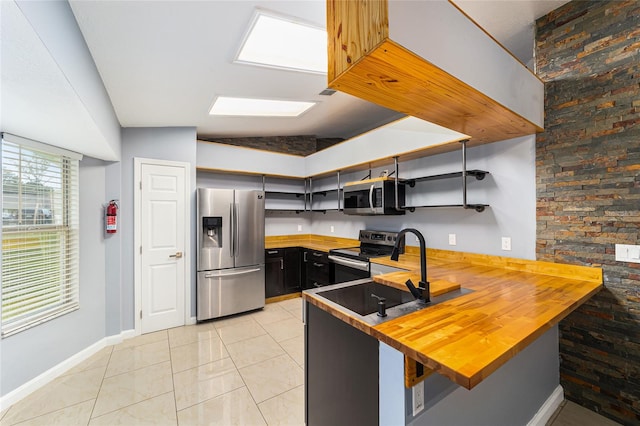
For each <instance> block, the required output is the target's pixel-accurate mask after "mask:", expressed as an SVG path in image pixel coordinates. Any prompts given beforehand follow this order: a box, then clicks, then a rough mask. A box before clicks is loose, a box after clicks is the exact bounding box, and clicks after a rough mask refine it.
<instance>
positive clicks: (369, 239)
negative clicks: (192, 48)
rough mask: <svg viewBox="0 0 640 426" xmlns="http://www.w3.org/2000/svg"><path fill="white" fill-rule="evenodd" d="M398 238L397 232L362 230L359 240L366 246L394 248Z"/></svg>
mask: <svg viewBox="0 0 640 426" xmlns="http://www.w3.org/2000/svg"><path fill="white" fill-rule="evenodd" d="M397 238H398V233H397V232H388V231H368V230H361V231H360V236H359V238H358V239H359V240H360V242H361V243H365V244H378V245H385V246H393V245H394V244H395V243H396V239H397Z"/></svg>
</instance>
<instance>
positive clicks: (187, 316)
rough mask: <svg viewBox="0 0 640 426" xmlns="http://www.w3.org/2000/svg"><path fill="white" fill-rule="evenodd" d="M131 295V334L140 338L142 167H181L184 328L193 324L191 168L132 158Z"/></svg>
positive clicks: (171, 163)
mask: <svg viewBox="0 0 640 426" xmlns="http://www.w3.org/2000/svg"><path fill="white" fill-rule="evenodd" d="M133 164H134V166H133V229H134V232H133V253H134V256H133V276H134V278H133V294H134V312H133V320H134V330H135V335H136V336H139V335H140V334H141V333H142V324H141V318H140V314H139V312H140V310H141V309H142V253H140V249H139V247H140V245H141V244H142V232H141V231H142V227H141V220H142V194H141V187H140V184H141V179H142V166H143V165H145V164H148V165H153V166H170V167H182V168H183V169H184V171H185V173H184V193H185V207H186V209H185V210H186V212H185V213H186V215H187V217H186V221H185V223H186V224H187V229H186V230H185V241H184V251H183V253H184V268H185V271H184V303H185V308H184V324H185V325H188V324H192V323H194V322H195V321H193V320H192V318H194V317H192V316H191V269H192V268H191V249H192V247H193V245H192V241H191V237H192V235H191V234H192V232H191V228H192V217H191V216H192V213H193V212H192V206H191V198H192V197H191V195H192V194H191V164H190V163H186V162H183V161H169V160H158V159H154V158H140V157H134V158H133Z"/></svg>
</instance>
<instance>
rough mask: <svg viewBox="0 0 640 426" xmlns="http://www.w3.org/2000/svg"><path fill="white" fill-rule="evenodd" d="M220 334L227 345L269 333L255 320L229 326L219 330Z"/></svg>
mask: <svg viewBox="0 0 640 426" xmlns="http://www.w3.org/2000/svg"><path fill="white" fill-rule="evenodd" d="M218 334H219V335H220V338H221V339H222V341H223V342H224V344H225V345H230V344H232V343H236V342H239V341H241V340H246V339H250V338H252V337H258V336H262V335H263V334H267V332H266V331H265V330H264V328H262V327H261V326H260V324H258V323H257V322H256V321H255V320H253V319H251V321H246V322H242V323H238V324H233V325H229V326H227V327H222V328H219V329H218Z"/></svg>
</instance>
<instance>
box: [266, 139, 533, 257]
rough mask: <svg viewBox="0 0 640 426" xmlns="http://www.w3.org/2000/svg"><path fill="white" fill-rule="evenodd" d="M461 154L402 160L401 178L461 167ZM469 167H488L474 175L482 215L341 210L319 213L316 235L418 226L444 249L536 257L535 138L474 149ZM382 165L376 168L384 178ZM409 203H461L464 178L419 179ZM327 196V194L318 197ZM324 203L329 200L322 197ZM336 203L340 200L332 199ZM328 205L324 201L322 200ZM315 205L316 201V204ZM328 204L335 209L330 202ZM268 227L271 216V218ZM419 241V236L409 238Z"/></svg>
mask: <svg viewBox="0 0 640 426" xmlns="http://www.w3.org/2000/svg"><path fill="white" fill-rule="evenodd" d="M460 160H461V155H460V153H459V152H451V153H447V154H442V155H436V156H432V157H424V158H421V159H417V160H413V161H408V162H406V163H400V166H399V170H400V173H399V175H400V177H403V178H407V177H419V176H421V175H432V174H439V173H446V172H451V171H456V170H460V167H461V166H460ZM467 161H468V164H467V168H468V169H475V168H477V169H482V170H487V171H489V172H490V173H491V174H490V175H487V177H485V179H484V180H482V181H476V180H475V179H471V178H470V179H468V183H469V195H468V202H469V203H474V202H475V203H486V204H489V205H490V207H489V208H487V209H486V210H485V211H484V212H482V213H476V212H475V211H473V210H464V209H462V208H443V209H440V208H438V209H417V210H416V211H415V212H413V213H409V212H408V213H407V214H406V215H404V216H349V215H344V214H342V213H339V212H327V213H326V214H322V213H314V214H313V216H312V218H311V232H310V233H312V234H320V235H331V231H330V229H331V226H334V235H336V236H340V237H345V238H358V231H359V230H360V229H365V228H368V229H378V230H390V231H398V230H400V229H402V228H406V227H415V228H417V229H418V230H420V231H421V232H422V233H423V234H424V235H425V238H426V239H427V246H428V247H431V248H437V249H443V250H455V251H464V252H471V253H483V254H490V255H496V256H507V257H517V258H523V259H535V241H536V240H535V238H536V236H535V232H536V208H535V202H536V200H535V196H536V195H535V137H533V136H527V137H523V138H517V139H512V140H509V141H503V142H498V143H493V144H489V145H483V146H479V147H475V148H469V150H468V152H467ZM381 169H389V170H393V166H388V167H383V168H378V169H375V170H373V171H372V175H373V176H378V174H379V171H380V170H381ZM365 174H366V173H364V172H359V173H355V174H349V175H344V176H341V181H342V182H346V181H347V179H355V180H359V179H361V178H362V177H363V176H364V175H365ZM328 182H333V185H335V177H331V178H326V179H322V180H317V181H314V188H316V187H317V188H322V187H324V186H325V185H327V184H328ZM407 193H408V194H409V193H411V194H417V195H415V196H408V197H407V202H408V203H411V202H415V204H417V205H420V204H441V203H442V204H447V203H454V202H455V203H460V202H461V200H462V196H461V185H460V182H459V180H458V179H453V180H447V181H445V180H440V181H435V182H423V183H417V184H416V187H415V188H407ZM317 198H320V199H322V198H321V197H317ZM321 203H324V201H321ZM327 203H330V204H333V203H334V201H333V200H332V201H327ZM319 206H323V204H319ZM314 207H315V205H314ZM328 207H331V206H330V205H329V206H328ZM267 226H268V227H269V226H270V218H269V217H267ZM450 233H452V234H456V237H457V245H456V246H450V245H449V240H448V234H450ZM503 236H505V237H511V239H512V240H511V245H512V251H503V250H502V249H501V245H500V243H501V237H503ZM407 244H409V245H417V243H416V242H415V240H412V239H410V240H407Z"/></svg>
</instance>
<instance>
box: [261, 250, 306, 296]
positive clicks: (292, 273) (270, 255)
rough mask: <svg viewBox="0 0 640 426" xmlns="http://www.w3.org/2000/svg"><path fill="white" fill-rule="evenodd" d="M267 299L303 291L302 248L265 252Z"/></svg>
mask: <svg viewBox="0 0 640 426" xmlns="http://www.w3.org/2000/svg"><path fill="white" fill-rule="evenodd" d="M264 260H265V268H264V269H265V276H264V282H265V297H267V298H269V297H276V296H282V295H284V294H289V293H296V292H299V291H301V290H302V288H301V286H302V248H301V247H287V248H280V249H270V250H265V252H264Z"/></svg>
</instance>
